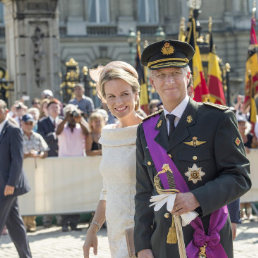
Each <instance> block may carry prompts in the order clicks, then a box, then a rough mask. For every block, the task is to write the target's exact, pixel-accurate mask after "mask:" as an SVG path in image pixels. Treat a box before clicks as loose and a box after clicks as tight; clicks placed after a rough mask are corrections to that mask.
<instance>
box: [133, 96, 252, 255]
mask: <svg viewBox="0 0 258 258" xmlns="http://www.w3.org/2000/svg"><path fill="white" fill-rule="evenodd" d="M160 121H162V122H160ZM160 124H161V125H160ZM158 125H160V126H158ZM156 130H159V133H158V135H157V136H156V138H155V140H156V141H157V142H158V143H159V144H160V145H161V146H163V147H164V148H165V149H166V151H167V153H168V154H169V155H170V157H171V158H172V160H173V162H174V163H175V165H176V166H177V168H178V170H179V171H180V172H181V174H182V176H183V177H184V179H185V181H186V182H187V184H188V187H189V189H190V191H191V192H192V193H193V194H194V195H195V197H196V198H197V200H198V202H199V203H200V207H201V209H199V213H201V215H200V216H201V219H202V221H203V225H204V229H205V231H206V233H207V230H208V225H209V217H210V214H211V213H212V212H214V211H215V210H217V209H219V208H220V207H222V206H224V205H226V204H228V203H230V202H232V201H233V200H235V199H237V198H239V197H240V196H241V195H243V194H244V193H245V192H247V191H248V190H249V189H250V187H251V182H250V179H249V176H248V172H249V169H250V167H249V161H248V160H247V158H246V157H245V150H244V145H243V143H242V141H241V137H240V135H239V132H238V129H237V123H236V119H235V115H234V114H233V112H231V111H230V110H229V109H227V108H226V107H218V106H215V105H210V104H202V103H197V102H195V101H193V100H189V103H188V105H187V107H186V109H185V111H184V113H183V115H182V117H181V119H180V121H179V123H178V125H177V127H176V128H175V130H174V132H173V136H172V137H171V139H170V140H168V136H167V124H166V119H165V117H164V113H163V112H162V113H161V114H160V118H159V120H158V122H157V125H156ZM193 137H197V140H198V141H202V142H205V143H203V144H199V145H197V146H196V147H194V146H189V145H188V144H186V143H184V142H191V141H193ZM195 139H196V138H195ZM136 145H137V151H136V155H137V156H136V159H137V166H136V178H137V181H136V196H135V209H136V213H135V233H134V239H135V249H136V252H139V251H140V250H142V249H148V248H150V249H152V251H153V253H154V257H155V258H166V257H172V256H171V255H173V257H174V258H176V257H179V253H178V247H177V244H166V238H167V233H168V229H169V227H170V225H171V216H170V218H165V217H164V214H165V213H166V212H167V211H166V207H165V206H166V205H164V206H163V207H162V208H161V209H160V210H159V211H158V212H155V213H154V211H153V207H151V208H149V204H150V202H149V199H150V197H151V196H152V195H156V194H157V192H156V191H155V189H154V186H153V179H154V176H155V175H156V171H155V168H154V164H153V161H152V159H151V156H150V153H149V150H148V147H147V144H146V139H145V135H144V131H143V127H142V125H139V127H138V132H137V142H136ZM157 155H158V153H157ZM193 164H196V166H197V167H198V168H201V170H202V171H203V172H204V173H205V175H204V176H202V177H201V181H197V182H196V183H194V182H193V181H192V180H190V181H189V180H188V177H187V176H186V175H185V173H186V172H187V171H189V168H192V167H193ZM200 211H201V212H200ZM183 232H184V239H185V244H186V246H187V244H188V243H189V242H190V241H191V240H192V236H193V229H192V227H191V226H190V225H188V226H186V227H183ZM220 237H221V244H222V246H223V247H224V250H225V251H226V253H227V255H228V257H233V247H232V233H231V225H230V219H229V218H228V220H227V222H226V224H225V226H224V227H223V228H222V230H221V231H220Z"/></svg>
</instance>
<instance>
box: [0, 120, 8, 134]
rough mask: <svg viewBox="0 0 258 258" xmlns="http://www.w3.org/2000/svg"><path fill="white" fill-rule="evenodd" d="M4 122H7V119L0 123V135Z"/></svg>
mask: <svg viewBox="0 0 258 258" xmlns="http://www.w3.org/2000/svg"><path fill="white" fill-rule="evenodd" d="M6 122H7V118H6V119H5V120H4V121H3V122H2V123H0V134H1V133H2V130H3V128H4V125H5V123H6Z"/></svg>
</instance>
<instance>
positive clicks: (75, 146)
mask: <svg viewBox="0 0 258 258" xmlns="http://www.w3.org/2000/svg"><path fill="white" fill-rule="evenodd" d="M64 116H65V119H64V120H63V121H62V122H61V123H60V124H59V125H58V126H57V129H56V135H57V137H58V146H59V148H58V157H82V156H86V154H85V138H86V135H88V133H89V126H88V123H87V122H86V121H85V120H84V118H83V117H82V115H81V111H80V110H79V109H78V108H77V107H76V106H75V105H73V104H68V105H67V106H66V107H65V108H64ZM79 219H80V215H79V214H71V215H62V231H63V232H67V231H68V230H69V226H70V227H71V230H79V229H78V228H77V224H78V222H79Z"/></svg>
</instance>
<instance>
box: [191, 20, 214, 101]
mask: <svg viewBox="0 0 258 258" xmlns="http://www.w3.org/2000/svg"><path fill="white" fill-rule="evenodd" d="M186 41H187V42H188V43H189V44H191V45H192V47H193V48H194V49H195V54H194V56H193V59H192V62H191V63H190V66H191V64H192V67H191V68H192V72H193V84H194V100H195V101H197V102H204V101H207V100H208V99H209V90H208V87H207V85H206V81H205V77H204V72H203V67H202V60H201V54H200V49H199V46H198V45H197V42H196V24H195V19H194V18H193V17H192V18H191V20H190V28H189V32H188V35H187V40H186Z"/></svg>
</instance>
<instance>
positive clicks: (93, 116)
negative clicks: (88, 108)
mask: <svg viewBox="0 0 258 258" xmlns="http://www.w3.org/2000/svg"><path fill="white" fill-rule="evenodd" d="M97 119H99V120H100V121H101V125H102V127H103V126H104V125H105V117H104V116H103V114H101V113H100V112H99V111H94V112H93V113H91V115H90V117H89V126H90V130H91V131H92V122H93V121H94V120H97Z"/></svg>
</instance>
